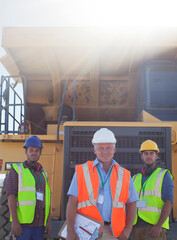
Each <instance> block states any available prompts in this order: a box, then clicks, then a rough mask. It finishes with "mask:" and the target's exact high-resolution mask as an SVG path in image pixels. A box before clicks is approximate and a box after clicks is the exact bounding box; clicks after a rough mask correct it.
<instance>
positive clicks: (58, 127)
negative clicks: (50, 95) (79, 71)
mask: <svg viewBox="0 0 177 240" xmlns="http://www.w3.org/2000/svg"><path fill="white" fill-rule="evenodd" d="M69 81H73V119H72V121H75V115H76V80H75V79H73V78H69V79H67V80H66V82H65V86H64V91H63V96H62V101H61V105H60V108H59V112H58V124H57V142H60V140H59V135H60V133H59V129H60V124H61V118H62V110H63V105H64V100H65V95H66V90H67V85H68V82H69Z"/></svg>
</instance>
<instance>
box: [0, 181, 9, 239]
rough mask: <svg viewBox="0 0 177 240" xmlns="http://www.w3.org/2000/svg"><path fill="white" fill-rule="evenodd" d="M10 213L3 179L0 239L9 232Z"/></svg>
mask: <svg viewBox="0 0 177 240" xmlns="http://www.w3.org/2000/svg"><path fill="white" fill-rule="evenodd" d="M10 230H11V226H10V213H9V207H8V201H7V196H6V192H5V181H4V185H3V188H2V192H1V196H0V239H2V240H4V239H5V237H6V236H7V235H8V234H9V233H10Z"/></svg>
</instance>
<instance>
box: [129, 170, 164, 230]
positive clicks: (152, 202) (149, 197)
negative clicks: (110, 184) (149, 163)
mask: <svg viewBox="0 0 177 240" xmlns="http://www.w3.org/2000/svg"><path fill="white" fill-rule="evenodd" d="M166 171H167V170H164V169H161V168H157V169H156V170H155V171H154V172H153V173H152V174H151V176H149V181H148V182H147V184H146V185H145V189H144V192H142V191H141V188H142V174H141V173H139V174H137V175H135V176H134V177H133V182H134V185H135V189H136V191H137V193H139V198H140V200H143V197H145V199H146V201H147V206H146V207H141V208H138V212H137V213H138V215H136V219H135V222H134V225H135V224H136V222H137V217H138V216H139V217H140V218H141V219H143V220H144V221H146V222H148V223H150V224H153V225H155V224H156V223H157V221H158V219H159V217H160V214H161V210H162V208H163V205H164V202H163V200H162V199H161V195H162V193H161V190H162V182H163V178H164V175H165V172H166ZM148 188H150V189H151V190H146V189H148ZM153 188H154V189H153ZM156 206H158V207H156ZM162 226H163V227H164V228H166V229H169V218H167V219H166V221H165V222H164V224H163V225H162Z"/></svg>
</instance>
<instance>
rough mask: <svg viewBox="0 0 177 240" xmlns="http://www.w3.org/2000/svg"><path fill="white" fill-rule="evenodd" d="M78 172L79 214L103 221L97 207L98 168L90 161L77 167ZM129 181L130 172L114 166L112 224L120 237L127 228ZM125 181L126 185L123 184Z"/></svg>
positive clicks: (112, 178)
mask: <svg viewBox="0 0 177 240" xmlns="http://www.w3.org/2000/svg"><path fill="white" fill-rule="evenodd" d="M94 171H95V172H94ZM76 172H77V180H78V212H80V213H82V214H86V215H87V216H89V217H93V218H94V219H96V220H98V221H103V220H102V217H101V215H100V213H99V211H98V209H97V206H96V203H97V197H98V189H99V175H98V172H97V169H96V167H95V166H94V167H93V162H92V161H88V162H87V163H84V164H82V165H77V166H76ZM123 179H124V180H123ZM129 180H130V172H129V171H127V170H126V169H124V168H122V167H121V166H119V165H114V166H113V170H112V173H111V176H110V186H111V196H112V195H113V196H112V199H113V202H112V216H111V219H112V221H111V224H112V229H113V235H115V236H119V235H120V233H121V232H122V231H123V229H124V227H125V221H126V214H125V203H126V201H127V199H128V196H129ZM123 181H124V184H122V183H123ZM122 190H123V191H122ZM118 223H119V224H118Z"/></svg>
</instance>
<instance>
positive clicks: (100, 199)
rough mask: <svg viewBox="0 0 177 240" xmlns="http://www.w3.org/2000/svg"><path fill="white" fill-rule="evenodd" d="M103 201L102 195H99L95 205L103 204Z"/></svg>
mask: <svg viewBox="0 0 177 240" xmlns="http://www.w3.org/2000/svg"><path fill="white" fill-rule="evenodd" d="M103 201H104V196H103V195H102V194H99V195H98V199H97V203H99V204H103Z"/></svg>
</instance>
